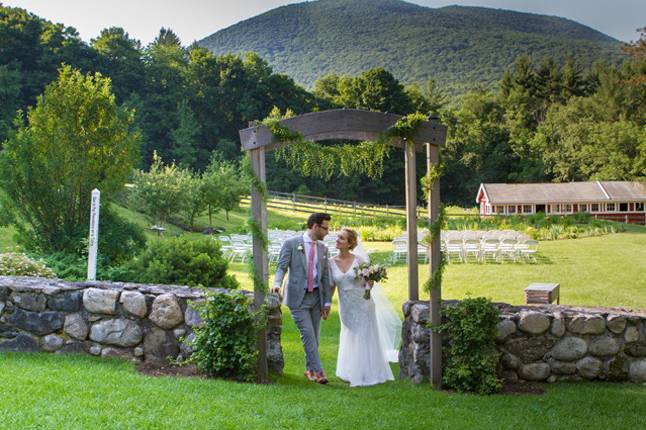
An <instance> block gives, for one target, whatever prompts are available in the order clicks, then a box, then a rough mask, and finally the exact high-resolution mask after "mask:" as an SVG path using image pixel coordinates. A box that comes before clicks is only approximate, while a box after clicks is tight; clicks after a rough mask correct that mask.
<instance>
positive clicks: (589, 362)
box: [399, 302, 646, 383]
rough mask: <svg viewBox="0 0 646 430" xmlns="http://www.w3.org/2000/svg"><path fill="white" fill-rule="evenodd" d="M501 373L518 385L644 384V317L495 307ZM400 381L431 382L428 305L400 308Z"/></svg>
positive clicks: (611, 311) (620, 312) (611, 312)
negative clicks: (566, 382)
mask: <svg viewBox="0 0 646 430" xmlns="http://www.w3.org/2000/svg"><path fill="white" fill-rule="evenodd" d="M498 306H499V308H500V310H501V317H500V322H499V323H498V336H497V341H496V344H497V347H498V350H499V351H500V352H501V358H500V364H499V373H500V375H501V376H502V377H503V378H504V379H505V380H506V381H508V382H518V381H546V382H556V381H581V380H599V381H633V382H646V313H640V312H631V311H628V310H625V309H618V308H594V309H588V308H578V307H567V306H557V305H545V306H511V305H507V304H498ZM403 310H404V315H405V319H404V325H403V329H402V330H403V333H402V343H403V345H402V349H401V351H400V353H399V363H400V379H409V380H411V381H413V382H416V383H419V382H422V381H423V380H427V379H428V377H429V352H430V346H429V343H430V342H429V339H430V333H429V329H428V328H426V324H427V323H428V319H429V305H428V302H407V303H405V304H404V307H403Z"/></svg>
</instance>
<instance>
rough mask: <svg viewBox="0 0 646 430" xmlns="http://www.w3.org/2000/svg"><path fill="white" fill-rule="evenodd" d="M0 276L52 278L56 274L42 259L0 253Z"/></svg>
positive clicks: (12, 253)
mask: <svg viewBox="0 0 646 430" xmlns="http://www.w3.org/2000/svg"><path fill="white" fill-rule="evenodd" d="M0 276H37V277H41V278H54V277H55V276H56V274H55V273H54V272H53V271H52V269H50V268H49V267H47V265H46V264H45V263H44V262H43V261H42V260H33V259H31V258H29V257H28V256H26V255H25V254H18V253H14V252H9V253H6V254H0Z"/></svg>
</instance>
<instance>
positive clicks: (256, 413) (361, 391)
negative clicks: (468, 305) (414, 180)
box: [0, 227, 646, 429]
mask: <svg viewBox="0 0 646 430" xmlns="http://www.w3.org/2000/svg"><path fill="white" fill-rule="evenodd" d="M1 237H3V235H2V232H0V238H1ZM0 244H2V245H0V246H11V245H12V244H11V243H8V242H6V241H4V242H0ZM390 246H391V245H390V244H389V243H369V244H367V247H368V248H372V249H374V250H375V251H376V252H375V253H374V256H375V258H376V259H385V258H386V256H387V252H388V250H389V249H390ZM540 252H541V254H542V256H543V258H542V259H541V261H540V262H539V263H538V264H523V265H521V264H483V265H477V264H465V265H456V264H454V265H449V266H448V268H447V271H446V274H445V277H444V285H443V294H444V297H445V298H460V297H463V296H464V295H465V294H466V293H467V292H470V293H471V294H473V295H474V296H477V295H484V296H487V297H490V298H492V299H493V300H496V301H506V302H511V303H522V301H523V288H524V287H525V286H526V285H527V284H528V283H530V282H533V281H554V282H560V283H561V288H562V292H561V294H562V303H567V304H575V305H603V306H627V307H635V308H646V279H645V276H644V275H645V274H646V228H644V227H630V228H629V231H627V232H625V233H620V234H613V235H608V236H603V237H597V238H585V239H575V240H565V241H554V242H541V245H540ZM231 269H232V271H233V273H235V274H236V276H237V277H238V279H239V280H240V281H241V284H242V286H243V287H246V288H249V287H250V283H249V278H248V277H247V275H246V267H245V265H244V264H240V263H236V264H233V265H232V266H231ZM427 272H428V268H427V266H424V265H420V273H421V274H422V276H421V279H422V281H423V280H425V278H426V277H427ZM389 274H390V279H389V280H388V282H387V283H386V284H385V287H386V289H387V292H388V294H389V295H390V298H391V300H392V301H393V302H394V303H395V305H396V307H397V308H400V307H401V306H400V305H401V303H403V301H405V299H406V290H407V287H406V267H405V266H404V265H403V264H399V265H396V266H393V267H391V268H390V271H389ZM338 332H339V321H338V315H337V314H336V311H334V312H333V314H332V316H331V318H330V319H329V320H328V321H326V322H324V324H323V326H322V333H321V354H322V359H323V363H324V367H325V368H326V369H327V372H328V374H329V375H333V374H334V368H335V365H336V352H337V346H338ZM283 349H284V352H285V360H286V368H285V375H284V376H281V377H279V378H277V380H276V383H274V384H271V385H268V386H257V385H252V384H239V383H233V382H226V381H219V380H202V379H193V378H188V379H181V378H168V377H164V378H153V377H149V376H143V375H140V374H138V373H137V372H136V371H135V369H134V366H133V365H132V364H130V363H126V362H120V361H113V360H106V359H99V358H95V357H85V356H79V357H75V356H68V357H63V356H57V355H47V354H0V386H1V387H2V395H1V396H0V428H8V429H14V428H16V429H18V428H20V429H21V428H47V429H55V428H110V429H111V428H136V429H146V428H169V427H175V428H218V429H219V428H224V429H228V428H231V429H233V428H236V429H237V428H276V429H278V428H311V429H318V428H321V429H329V428H353V429H359V428H386V429H400V428H403V429H408V428H423V427H432V428H438V429H443V428H447V429H448V428H450V429H461V428H465V429H471V428H495V429H499V428H509V429H525V428H527V429H542V428H544V429H554V428H577V427H578V428H591V427H594V428H613V429H622V428H626V429H628V428H631V429H632V428H641V427H643V423H644V415H643V405H644V404H646V403H645V402H646V386H643V385H635V384H610V383H606V384H590V383H579V384H565V383H562V384H557V385H547V386H546V392H545V393H544V394H542V395H495V396H489V397H483V396H476V395H459V394H455V393H446V392H436V391H433V390H432V389H431V388H430V387H429V386H428V385H423V386H413V385H411V384H408V383H406V382H391V383H388V384H383V385H380V386H375V387H369V388H354V389H350V388H348V387H347V386H346V385H345V384H344V383H342V382H341V381H339V380H338V379H336V378H334V377H333V378H332V380H331V383H330V385H329V386H325V387H323V386H317V385H314V384H311V383H309V382H307V381H305V380H304V378H303V376H302V367H303V363H304V357H303V353H302V347H301V345H300V340H299V336H298V333H297V330H296V327H295V325H294V323H293V322H292V320H291V318H290V317H289V315H288V313H287V312H286V313H285V315H284V331H283ZM393 369H394V371H395V373H397V365H393Z"/></svg>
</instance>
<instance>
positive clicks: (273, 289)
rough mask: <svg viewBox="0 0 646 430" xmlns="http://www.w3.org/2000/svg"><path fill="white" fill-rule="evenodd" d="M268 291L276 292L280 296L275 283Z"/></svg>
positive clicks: (278, 288) (278, 287)
mask: <svg viewBox="0 0 646 430" xmlns="http://www.w3.org/2000/svg"><path fill="white" fill-rule="evenodd" d="M270 291H271V292H272V293H276V294H278V295H279V296H280V286H276V285H274V286H273V287H271V290H270Z"/></svg>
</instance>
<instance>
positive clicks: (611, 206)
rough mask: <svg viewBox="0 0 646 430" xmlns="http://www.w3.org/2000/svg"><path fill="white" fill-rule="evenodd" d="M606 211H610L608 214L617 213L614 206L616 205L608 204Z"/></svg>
mask: <svg viewBox="0 0 646 430" xmlns="http://www.w3.org/2000/svg"><path fill="white" fill-rule="evenodd" d="M606 211H608V212H614V211H615V204H614V203H608V204H606Z"/></svg>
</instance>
